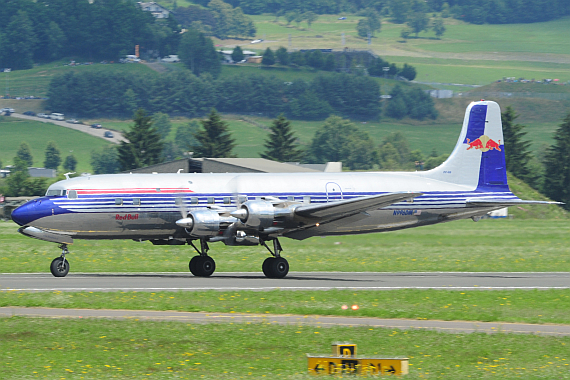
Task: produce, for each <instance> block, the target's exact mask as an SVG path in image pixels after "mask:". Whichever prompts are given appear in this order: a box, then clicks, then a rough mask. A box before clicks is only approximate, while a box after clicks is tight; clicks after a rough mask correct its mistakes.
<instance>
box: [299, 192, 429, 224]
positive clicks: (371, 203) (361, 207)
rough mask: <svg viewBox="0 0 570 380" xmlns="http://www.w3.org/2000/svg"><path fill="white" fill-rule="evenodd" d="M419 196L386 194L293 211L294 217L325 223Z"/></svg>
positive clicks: (418, 194) (310, 206) (412, 194)
mask: <svg viewBox="0 0 570 380" xmlns="http://www.w3.org/2000/svg"><path fill="white" fill-rule="evenodd" d="M420 195H422V193H412V192H405V193H387V194H379V195H370V196H367V197H359V198H354V199H347V200H343V201H338V202H330V203H322V204H313V205H306V206H299V207H297V208H296V209H295V215H298V216H301V217H304V218H315V219H319V220H321V221H327V220H331V219H339V218H344V217H347V216H351V215H355V214H358V213H361V212H363V211H366V210H370V209H373V208H382V207H386V206H389V205H391V204H394V203H397V202H401V201H405V200H409V199H413V198H415V197H419V196H420Z"/></svg>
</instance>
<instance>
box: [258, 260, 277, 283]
mask: <svg viewBox="0 0 570 380" xmlns="http://www.w3.org/2000/svg"><path fill="white" fill-rule="evenodd" d="M274 259H275V257H268V258H266V259H265V260H264V261H263V265H262V266H261V269H262V270H263V274H264V275H265V277H267V278H272V276H271V269H270V268H269V267H270V266H271V261H273V260H274Z"/></svg>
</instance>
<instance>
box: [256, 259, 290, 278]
mask: <svg viewBox="0 0 570 380" xmlns="http://www.w3.org/2000/svg"><path fill="white" fill-rule="evenodd" d="M262 268H263V274H265V276H266V277H268V278H284V277H285V276H287V273H289V262H287V260H286V259H284V258H283V257H269V258H267V259H265V261H264V262H263V266H262Z"/></svg>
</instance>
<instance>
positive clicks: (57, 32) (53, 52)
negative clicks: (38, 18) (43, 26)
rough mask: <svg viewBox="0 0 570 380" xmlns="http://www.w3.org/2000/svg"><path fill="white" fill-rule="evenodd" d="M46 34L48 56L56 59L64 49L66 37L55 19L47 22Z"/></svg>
mask: <svg viewBox="0 0 570 380" xmlns="http://www.w3.org/2000/svg"><path fill="white" fill-rule="evenodd" d="M46 34H47V37H48V44H47V49H48V52H49V53H48V54H49V58H51V59H58V58H59V57H60V56H61V53H62V52H63V50H64V47H65V43H66V40H67V38H66V37H65V34H64V33H63V31H62V30H61V28H60V27H59V25H58V24H57V23H56V22H55V21H51V22H50V23H49V27H48V30H47V33H46Z"/></svg>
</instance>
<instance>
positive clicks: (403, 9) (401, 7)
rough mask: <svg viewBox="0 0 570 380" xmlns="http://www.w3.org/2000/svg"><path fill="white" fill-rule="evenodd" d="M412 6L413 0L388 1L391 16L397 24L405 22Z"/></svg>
mask: <svg viewBox="0 0 570 380" xmlns="http://www.w3.org/2000/svg"><path fill="white" fill-rule="evenodd" d="M410 8H411V0H390V2H389V3H388V9H389V11H390V16H391V18H392V21H394V22H395V23H396V24H403V23H405V22H406V21H407V19H408V13H409V12H410Z"/></svg>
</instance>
